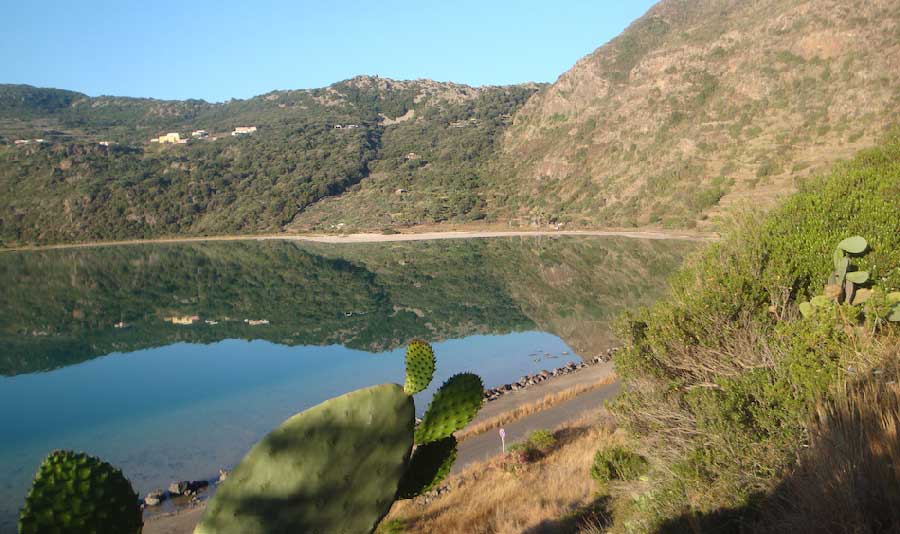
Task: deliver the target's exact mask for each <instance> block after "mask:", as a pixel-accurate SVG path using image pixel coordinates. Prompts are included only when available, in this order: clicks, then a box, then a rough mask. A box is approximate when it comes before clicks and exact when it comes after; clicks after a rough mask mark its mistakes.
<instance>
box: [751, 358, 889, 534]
mask: <svg viewBox="0 0 900 534" xmlns="http://www.w3.org/2000/svg"><path fill="white" fill-rule="evenodd" d="M898 351H900V347H898ZM898 356H900V353H895V354H894V357H893V359H894V362H896V361H897V357H898ZM898 379H900V372H898V371H896V370H892V371H890V372H887V371H885V372H882V373H881V374H873V375H872V376H871V377H870V378H868V379H866V380H864V381H861V382H857V383H855V384H850V385H848V386H846V388H845V389H844V391H842V392H841V393H840V394H839V395H838V396H837V397H836V398H835V400H834V401H833V402H830V403H827V404H821V405H819V406H818V408H817V413H816V417H815V420H814V422H813V424H812V425H811V428H810V441H811V443H810V447H809V449H808V450H806V451H805V453H804V454H803V455H802V456H801V458H800V462H799V466H798V467H797V469H796V470H795V471H794V472H793V473H792V474H791V475H790V476H789V477H788V479H787V480H786V481H785V482H784V483H783V484H782V485H781V486H780V487H779V488H777V489H776V490H775V492H774V494H773V496H772V497H771V500H770V503H769V506H766V507H764V510H765V513H764V514H763V517H764V519H763V521H762V524H761V525H760V528H758V529H757V531H758V532H767V533H768V532H771V533H788V532H790V533H795V532H813V531H815V532H841V533H852V534H857V533H859V534H862V533H870V532H872V533H874V532H898V531H900V384H898Z"/></svg>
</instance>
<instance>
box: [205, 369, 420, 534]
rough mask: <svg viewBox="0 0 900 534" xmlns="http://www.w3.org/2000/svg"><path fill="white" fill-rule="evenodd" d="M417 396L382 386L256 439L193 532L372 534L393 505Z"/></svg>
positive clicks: (333, 401) (309, 412)
mask: <svg viewBox="0 0 900 534" xmlns="http://www.w3.org/2000/svg"><path fill="white" fill-rule="evenodd" d="M414 417H415V408H414V406H413V399H412V397H410V396H409V395H407V394H406V393H405V392H404V391H403V388H401V387H400V386H399V385H397V384H382V385H379V386H373V387H369V388H365V389H361V390H357V391H353V392H351V393H348V394H346V395H343V396H341V397H337V398H334V399H331V400H328V401H326V402H324V403H322V404H319V405H318V406H315V407H313V408H310V409H309V410H306V411H305V412H302V413H299V414H297V415H295V416H293V417H291V418H290V419H288V420H287V421H285V422H284V423H282V425H281V426H279V427H278V428H276V429H275V430H273V431H272V432H271V433H270V434H269V435H267V436H266V437H265V438H263V440H262V441H260V442H259V443H257V444H256V445H255V446H254V447H253V448H252V449H251V450H250V452H249V453H247V455H246V456H245V457H244V459H243V460H242V461H241V463H240V464H239V465H238V466H237V467H236V468H235V470H234V472H233V473H232V474H231V475H229V477H228V480H227V481H226V482H224V483H223V484H222V486H221V488H219V490H218V492H217V494H216V496H215V497H214V498H213V499H212V501H211V502H210V504H209V506H208V507H207V509H206V512H205V513H204V514H203V519H202V520H201V522H200V524H199V525H198V526H197V528H196V530H194V533H195V534H213V533H215V534H231V533H235V534H238V533H240V534H263V533H276V532H285V533H286V532H310V533H312V532H315V533H318V534H332V533H334V534H338V533H340V534H357V533H359V534H366V533H369V532H371V531H372V530H373V529H374V528H375V527H376V526H377V525H378V522H379V521H381V519H382V518H383V517H384V516H385V515H386V514H387V512H388V510H390V507H391V504H393V502H394V498H395V496H396V492H397V489H398V485H399V482H400V478H401V477H402V476H403V474H404V472H405V470H406V466H407V463H408V461H409V455H410V452H411V449H412V441H413V426H414V422H415V419H414Z"/></svg>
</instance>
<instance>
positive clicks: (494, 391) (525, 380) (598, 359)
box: [484, 348, 618, 402]
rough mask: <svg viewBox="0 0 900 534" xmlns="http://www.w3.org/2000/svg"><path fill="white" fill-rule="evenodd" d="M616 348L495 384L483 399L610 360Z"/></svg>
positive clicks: (498, 396)
mask: <svg viewBox="0 0 900 534" xmlns="http://www.w3.org/2000/svg"><path fill="white" fill-rule="evenodd" d="M617 350H618V348H611V349H609V350H607V351H606V352H605V353H603V354H599V355H597V356H595V357H593V358H590V359H587V360H582V361H581V362H579V363H575V362H574V361H569V362H566V364H565V365H563V366H562V367H557V368H555V369H552V370H547V369H544V370H543V371H541V372H539V373H535V374H533V375H525V376H523V377H522V378H520V379H519V380H518V381H517V382H512V383H510V384H503V385H502V386H497V387H494V388H490V389H486V390H484V400H485V401H486V402H492V401H495V400H497V399H499V398H500V397H502V396H503V395H506V394H507V393H512V392H513V391H519V390H520V389H525V388H528V387H530V386H534V385H536V384H540V383H541V382H544V381H546V380H550V379H551V378H553V377H556V376H563V375H568V374H571V373H575V372H577V371H580V370H581V369H584V368H585V367H587V366H589V365H596V364H598V363H605V362H609V361H611V360H612V357H613V355H614V354H615V353H616V351H617Z"/></svg>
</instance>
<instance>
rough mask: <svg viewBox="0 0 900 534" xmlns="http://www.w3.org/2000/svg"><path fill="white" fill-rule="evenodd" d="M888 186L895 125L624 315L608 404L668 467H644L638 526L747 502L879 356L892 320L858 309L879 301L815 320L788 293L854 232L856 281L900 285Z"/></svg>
mask: <svg viewBox="0 0 900 534" xmlns="http://www.w3.org/2000/svg"><path fill="white" fill-rule="evenodd" d="M898 198H900V136H898V135H894V136H892V137H890V138H888V139H887V142H886V143H885V144H884V145H883V146H882V147H881V148H878V149H873V150H867V151H863V152H861V153H860V154H858V155H857V157H856V158H855V159H854V160H853V161H851V162H849V163H845V164H840V165H838V166H836V167H835V169H834V171H833V172H832V174H831V175H829V176H826V177H824V178H816V179H813V180H810V181H808V182H806V183H804V184H802V185H801V187H800V191H799V192H798V193H797V194H795V195H794V196H792V197H790V198H789V199H788V200H787V201H786V202H785V203H784V204H782V205H781V206H780V207H778V208H776V209H775V210H773V211H772V212H771V213H769V214H768V215H767V216H761V215H760V214H758V213H751V214H748V215H746V216H744V217H740V218H738V220H737V221H736V222H735V223H734V224H733V226H732V228H731V229H730V231H729V232H728V233H727V234H726V237H725V238H724V239H723V240H722V241H721V242H719V243H716V244H714V245H712V246H710V247H709V248H707V249H706V250H705V251H703V252H701V253H700V254H698V255H696V256H695V257H693V258H691V259H690V260H688V261H687V262H686V263H685V265H684V267H683V268H682V270H681V271H680V272H679V273H678V274H676V276H675V277H673V279H672V288H671V292H670V296H669V297H668V298H667V299H666V300H663V301H660V302H658V303H657V304H656V305H654V306H653V307H652V308H649V309H644V310H641V311H638V312H637V313H635V314H634V315H631V316H628V317H626V318H625V319H624V320H623V321H622V324H621V328H620V336H621V338H622V339H623V341H624V347H623V350H621V351H619V352H618V353H617V354H616V368H617V371H618V373H619V375H620V376H621V377H622V378H623V382H624V383H625V386H626V387H625V393H624V394H622V395H621V396H620V397H619V398H618V399H617V400H616V402H615V403H614V405H613V410H614V412H615V413H616V415H617V416H618V422H619V423H620V424H621V425H622V426H623V427H625V428H626V429H627V430H629V431H631V432H632V433H633V435H634V436H635V437H636V438H637V439H640V440H641V443H642V446H643V448H644V450H646V451H647V452H648V453H649V454H650V455H652V457H653V458H654V459H655V460H657V461H659V462H660V463H661V464H662V465H665V467H666V468H665V469H659V470H655V471H654V473H658V475H657V476H658V480H654V488H655V489H654V490H653V491H652V492H651V494H650V495H649V496H647V497H646V499H645V501H646V503H647V504H646V507H645V508H643V509H642V510H643V517H642V518H641V521H642V522H643V524H645V525H647V529H648V530H653V529H655V528H658V527H659V526H660V525H661V524H663V523H664V522H666V521H668V520H671V519H672V518H674V517H677V516H680V515H681V514H683V513H684V512H685V510H689V511H690V512H689V513H690V514H694V513H704V512H709V513H710V514H714V513H715V512H716V511H717V510H723V509H730V510H732V511H735V513H739V512H738V511H740V510H743V509H744V507H746V506H748V505H751V504H752V503H753V502H754V501H755V500H756V499H757V498H758V496H759V495H760V494H765V492H767V491H769V490H770V488H772V486H773V484H775V483H777V482H778V477H779V476H781V474H783V473H785V472H787V471H789V470H790V469H791V467H792V466H793V465H794V463H795V461H796V459H797V457H798V453H799V452H800V451H801V450H803V449H804V448H805V447H806V445H807V444H808V439H809V434H808V431H807V427H808V422H809V420H810V418H811V417H812V415H813V410H814V407H815V405H816V403H817V402H827V401H828V399H829V398H831V397H832V396H833V395H834V391H835V390H836V389H838V388H839V387H840V385H841V384H842V382H843V381H844V380H845V379H846V378H847V376H848V375H850V374H851V373H859V372H860V371H861V370H866V369H870V368H872V367H875V366H880V365H882V364H883V363H882V360H883V359H884V358H885V355H886V354H887V353H886V352H884V351H882V350H881V349H880V348H879V347H881V346H882V345H883V344H885V343H887V342H888V341H886V340H890V339H894V340H896V333H897V327H896V326H894V325H882V327H879V328H873V327H872V326H871V325H869V324H868V323H867V322H866V321H867V320H869V319H867V316H881V315H884V314H886V313H887V307H888V304H890V303H887V302H885V303H882V302H881V301H878V302H875V299H874V297H873V302H872V303H867V304H866V305H867V306H868V308H865V309H864V308H863V307H862V306H854V305H851V304H846V303H844V304H835V305H834V306H832V307H829V308H827V309H826V310H824V311H822V312H821V313H818V314H817V316H816V318H815V320H810V319H802V318H801V317H800V313H799V311H798V304H799V303H800V302H802V301H805V300H808V299H810V298H811V297H813V296H814V295H818V294H820V293H821V292H822V288H823V285H824V284H825V282H826V281H827V280H828V278H829V274H830V273H831V272H832V271H833V270H834V268H835V266H834V259H833V251H834V247H835V244H836V243H839V242H840V241H841V240H842V239H844V238H846V237H848V236H853V235H860V236H865V237H866V240H867V241H868V245H869V247H868V249H867V252H866V254H865V255H856V256H854V258H853V263H854V265H855V266H856V267H857V268H858V270H859V271H868V272H869V280H870V281H869V282H868V283H870V284H871V286H872V287H877V288H880V290H881V292H882V293H884V294H885V295H887V294H890V293H891V292H893V291H897V290H898V289H900V232H897V221H898V220H900V203H898V202H897V199H898ZM885 298H886V297H885ZM882 300H884V299H882ZM870 309H871V311H870ZM894 342H895V343H896V341H894ZM894 350H895V351H896V349H894ZM895 353H896V352H895ZM601 475H602V472H601ZM740 513H743V512H740Z"/></svg>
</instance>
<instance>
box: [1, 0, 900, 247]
mask: <svg viewBox="0 0 900 534" xmlns="http://www.w3.org/2000/svg"><path fill="white" fill-rule="evenodd" d="M898 64H900V5H898V4H897V3H896V2H895V1H892V0H873V1H871V2H860V3H858V5H855V4H854V5H850V4H847V3H845V2H840V1H839V0H804V1H793V0H761V1H759V2H742V1H739V0H705V1H701V2H695V1H689V0H663V1H662V2H660V3H658V4H657V5H655V6H654V7H652V8H651V9H650V10H649V11H648V12H647V13H646V14H645V15H644V16H643V17H641V18H640V19H638V20H636V21H635V22H634V23H632V24H631V25H630V26H629V27H628V28H627V29H626V30H625V31H624V32H623V33H622V34H621V35H619V36H618V37H616V38H615V39H613V40H612V41H610V42H609V43H606V44H605V45H603V46H602V47H600V48H599V49H597V50H596V51H595V52H593V53H592V54H590V55H588V56H586V57H584V58H582V59H581V60H579V61H578V62H577V64H576V65H575V66H574V67H573V68H572V69H571V70H569V71H568V72H566V73H564V74H563V75H562V76H560V78H559V79H558V80H557V81H556V82H555V83H554V84H552V85H550V86H544V85H540V84H524V85H519V86H508V87H490V86H489V87H479V88H475V87H469V86H465V85H459V84H453V83H442V82H434V81H430V80H416V81H397V80H390V79H385V78H379V77H371V76H359V77H356V78H353V79H350V80H345V81H342V82H338V83H335V84H333V85H331V86H329V87H325V88H321V89H311V90H286V91H272V92H270V93H267V94H264V95H260V96H257V97H254V98H250V99H247V100H231V101H228V102H225V103H208V102H204V101H202V100H185V101H163V100H154V99H146V98H124V97H112V96H101V97H88V96H86V95H83V94H80V93H76V92H72V91H64V90H56V89H41V88H35V87H30V86H23V85H0V241H2V242H0V245H2V244H3V243H6V244H26V243H38V244H43V243H55V242H71V241H85V240H106V239H116V238H126V237H127V238H146V237H156V236H163V235H207V234H241V233H252V232H279V231H308V230H313V231H332V232H333V231H350V230H354V229H357V230H359V229H365V230H384V229H388V228H398V227H408V226H414V225H423V224H434V223H444V222H452V223H460V222H462V223H467V222H474V221H486V222H493V223H496V222H499V223H506V222H507V221H508V222H509V224H510V225H513V226H516V225H531V224H547V223H551V224H552V223H566V224H570V225H575V226H587V227H610V226H617V227H634V226H640V227H666V228H680V229H686V228H699V229H701V230H714V229H717V228H719V227H721V221H722V220H723V218H725V217H724V216H726V215H727V214H729V213H731V212H732V211H734V210H735V209H736V208H739V207H740V206H744V205H748V204H749V205H753V206H758V207H770V206H772V205H773V204H774V203H775V202H776V201H777V200H778V199H779V198H782V197H784V196H785V195H786V194H788V193H790V192H792V191H794V190H795V189H796V187H797V184H798V183H799V182H800V181H802V179H803V178H805V177H806V176H808V175H810V174H811V173H815V172H819V171H822V170H825V169H827V168H829V167H830V165H831V164H833V163H834V162H835V161H837V160H839V159H846V158H848V157H850V156H851V155H852V154H853V153H855V152H856V151H857V150H859V149H861V148H866V147H870V146H872V145H873V144H874V143H875V142H876V141H877V140H878V139H879V138H881V136H883V134H884V133H885V131H886V129H887V128H888V127H889V126H890V125H892V124H895V123H896V122H897V121H898V119H900V69H897V68H896V65H898ZM348 125H352V127H351V128H345V126H348ZM238 126H256V127H257V128H258V131H256V132H255V133H253V134H252V135H245V136H240V137H232V136H231V135H230V132H232V130H233V129H234V128H235V127H238ZM337 126H341V128H337ZM197 129H203V130H207V131H208V132H209V133H210V136H209V137H208V138H205V139H199V140H190V141H188V143H187V144H185V145H180V144H179V145H161V144H151V143H150V139H151V138H154V137H156V136H159V135H161V134H164V133H167V132H179V133H180V134H181V135H182V136H189V135H190V132H192V131H194V130H197ZM28 139H43V140H44V141H45V143H31V144H26V145H16V144H15V141H16V140H28ZM101 142H104V144H108V142H112V143H117V144H113V145H111V146H104V145H100V144H99V143H101Z"/></svg>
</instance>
